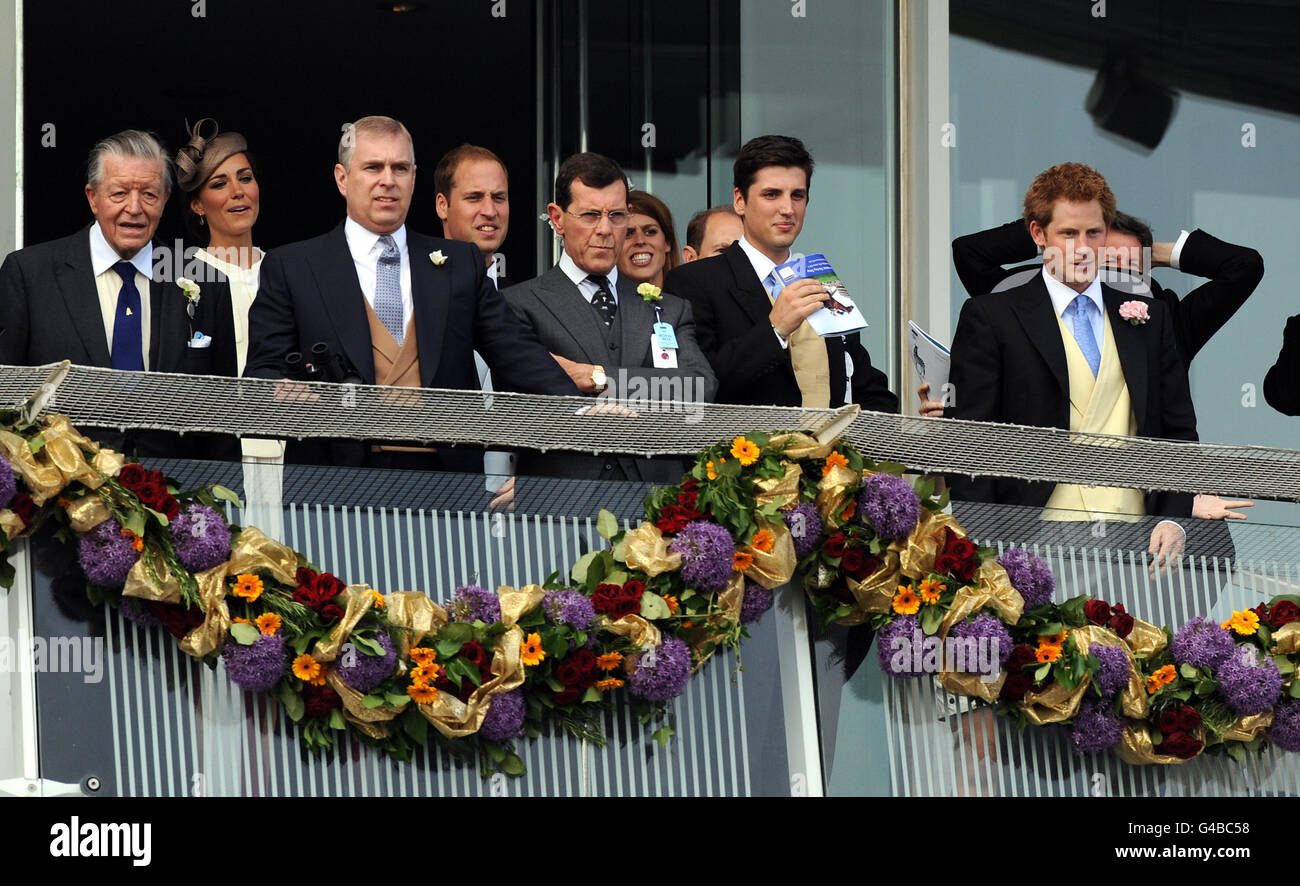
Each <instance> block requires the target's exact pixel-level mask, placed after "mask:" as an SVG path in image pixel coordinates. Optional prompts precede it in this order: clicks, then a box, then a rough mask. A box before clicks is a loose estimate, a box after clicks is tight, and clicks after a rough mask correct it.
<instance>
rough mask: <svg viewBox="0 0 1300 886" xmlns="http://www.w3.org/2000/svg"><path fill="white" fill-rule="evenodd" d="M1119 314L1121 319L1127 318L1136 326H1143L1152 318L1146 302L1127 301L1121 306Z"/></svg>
mask: <svg viewBox="0 0 1300 886" xmlns="http://www.w3.org/2000/svg"><path fill="white" fill-rule="evenodd" d="M1119 316H1120V319H1121V320H1127V321H1128V322H1130V323H1132V324H1133V325H1134V326H1141V325H1142V324H1143V323H1145V322H1147V321H1148V320H1150V319H1151V314H1150V312H1149V311H1148V310H1147V306H1146V302H1140V301H1126V302H1124V304H1122V305H1120V306H1119Z"/></svg>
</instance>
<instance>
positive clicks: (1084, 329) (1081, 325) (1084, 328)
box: [1072, 295, 1101, 378]
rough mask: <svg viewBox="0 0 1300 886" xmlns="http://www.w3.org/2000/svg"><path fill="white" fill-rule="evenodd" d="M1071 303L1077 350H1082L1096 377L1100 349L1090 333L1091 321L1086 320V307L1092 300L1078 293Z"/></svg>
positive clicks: (1099, 367) (1089, 305) (1099, 364)
mask: <svg viewBox="0 0 1300 886" xmlns="http://www.w3.org/2000/svg"><path fill="white" fill-rule="evenodd" d="M1073 304H1074V328H1073V330H1072V331H1073V332H1074V340H1075V341H1076V342H1078V343H1079V350H1081V351H1083V359H1085V360H1087V361H1088V368H1089V369H1091V370H1092V377H1093V378H1096V377H1097V372H1098V370H1099V369H1101V350H1100V349H1099V348H1098V347H1097V337H1096V336H1094V335H1093V334H1092V323H1091V322H1089V320H1088V308H1089V307H1091V305H1092V300H1091V299H1090V298H1088V296H1086V295H1080V296H1078V297H1077V298H1075V300H1074V303H1073Z"/></svg>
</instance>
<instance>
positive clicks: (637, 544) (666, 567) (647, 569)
mask: <svg viewBox="0 0 1300 886" xmlns="http://www.w3.org/2000/svg"><path fill="white" fill-rule="evenodd" d="M623 549H624V551H625V552H626V554H627V560H626V562H627V565H628V568H629V569H639V570H641V571H642V572H644V573H645V574H646V575H648V576H650V577H651V578H654V577H655V576H656V575H659V574H660V573H664V572H676V571H677V570H679V569H681V568H682V555H681V554H679V553H677V552H676V551H672V552H670V551H669V550H668V540H667V539H665V538H664V536H663V533H662V532H660V531H659V527H658V526H655V525H654V524H653V523H642V524H641V525H640V526H638V527H637V528H636V529H633V530H632V531H631V532H628V533H627V534H626V535H624V536H623Z"/></svg>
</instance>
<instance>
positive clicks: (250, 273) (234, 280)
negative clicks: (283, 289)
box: [195, 247, 266, 375]
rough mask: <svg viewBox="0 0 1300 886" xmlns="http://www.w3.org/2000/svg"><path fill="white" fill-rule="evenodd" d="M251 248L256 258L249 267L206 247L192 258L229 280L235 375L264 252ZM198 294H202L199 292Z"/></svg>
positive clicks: (241, 369)
mask: <svg viewBox="0 0 1300 886" xmlns="http://www.w3.org/2000/svg"><path fill="white" fill-rule="evenodd" d="M253 251H254V254H255V255H256V256H257V260H256V261H254V262H253V266H252V267H251V268H241V267H240V266H239V265H232V264H230V263H229V262H226V261H222V260H221V259H219V258H217V257H216V256H215V255H213V254H212V253H210V252H208V251H207V250H206V249H200V250H199V251H198V252H196V253H195V257H196V258H198V259H199V260H200V261H202V262H204V263H205V264H207V265H208V266H209V267H213V268H216V269H217V270H218V271H220V272H221V273H223V274H225V275H226V280H228V281H229V282H230V306H231V308H232V309H233V313H234V321H235V360H236V362H237V364H238V373H237V374H238V375H243V374H244V364H245V363H246V362H247V361H248V311H249V309H250V308H252V306H253V299H255V298H257V286H258V283H259V280H260V278H261V271H262V259H263V258H265V257H266V256H265V253H263V252H262V250H260V249H258V248H257V247H254V248H253ZM201 288H202V287H200V289H201ZM199 297H200V298H202V297H203V296H202V293H200V295H199Z"/></svg>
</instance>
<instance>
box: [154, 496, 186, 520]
mask: <svg viewBox="0 0 1300 886" xmlns="http://www.w3.org/2000/svg"><path fill="white" fill-rule="evenodd" d="M157 511H158V513H160V514H162V515H163V516H164V517H166V518H167V519H168V520H175V519H176V518H177V517H179V516H180V515H181V503H180V502H178V501H177V500H176V496H174V495H164V496H163V497H162V499H161V500H159V502H158V507H157Z"/></svg>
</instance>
